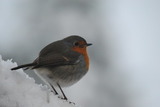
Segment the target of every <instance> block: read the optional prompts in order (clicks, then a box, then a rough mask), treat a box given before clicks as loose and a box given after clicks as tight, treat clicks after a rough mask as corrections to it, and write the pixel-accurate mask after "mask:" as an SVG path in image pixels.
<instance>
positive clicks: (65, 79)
mask: <svg viewBox="0 0 160 107" xmlns="http://www.w3.org/2000/svg"><path fill="white" fill-rule="evenodd" d="M82 68H83V67H77V66H75V65H66V66H59V67H54V68H49V69H48V68H38V69H36V70H35V73H36V74H37V75H38V76H39V77H40V78H41V79H42V80H43V81H44V82H49V83H50V84H52V85H54V86H57V83H58V84H60V86H61V87H67V86H71V85H73V84H74V83H76V82H78V81H79V80H80V79H81V78H82V77H83V76H84V75H85V74H86V72H87V69H82Z"/></svg>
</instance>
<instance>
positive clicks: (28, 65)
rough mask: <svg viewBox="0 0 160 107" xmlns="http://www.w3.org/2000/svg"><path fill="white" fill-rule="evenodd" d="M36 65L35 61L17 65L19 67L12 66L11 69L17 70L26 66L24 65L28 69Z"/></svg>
mask: <svg viewBox="0 0 160 107" xmlns="http://www.w3.org/2000/svg"><path fill="white" fill-rule="evenodd" d="M34 65H35V63H30V64H24V65H20V66H17V67H14V68H11V70H17V69H20V68H24V67H27V68H26V69H28V67H30V66H34Z"/></svg>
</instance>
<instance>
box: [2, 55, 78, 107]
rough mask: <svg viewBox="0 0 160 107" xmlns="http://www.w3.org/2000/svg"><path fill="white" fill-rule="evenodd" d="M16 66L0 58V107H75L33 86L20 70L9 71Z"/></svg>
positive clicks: (39, 87)
mask: <svg viewBox="0 0 160 107" xmlns="http://www.w3.org/2000/svg"><path fill="white" fill-rule="evenodd" d="M16 65H17V64H16V63H12V61H11V60H7V61H4V60H2V57H1V56H0V107H75V105H73V104H70V103H69V102H67V101H64V100H61V99H60V98H58V96H56V95H53V93H51V92H50V91H49V90H48V89H47V87H46V86H42V85H38V84H35V80H34V79H33V78H30V77H29V76H28V75H27V74H26V73H24V72H23V70H22V69H20V70H16V71H11V70H10V69H11V68H12V67H15V66H16Z"/></svg>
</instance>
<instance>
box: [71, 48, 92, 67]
mask: <svg viewBox="0 0 160 107" xmlns="http://www.w3.org/2000/svg"><path fill="white" fill-rule="evenodd" d="M73 50H74V51H76V52H78V53H80V54H82V55H83V56H84V60H85V62H86V67H87V69H89V57H88V54H87V49H86V47H84V48H79V47H73Z"/></svg>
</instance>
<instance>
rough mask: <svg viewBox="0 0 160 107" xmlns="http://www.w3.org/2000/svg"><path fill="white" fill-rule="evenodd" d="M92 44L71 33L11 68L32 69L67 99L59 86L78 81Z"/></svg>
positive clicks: (86, 63) (86, 65)
mask: <svg viewBox="0 0 160 107" xmlns="http://www.w3.org/2000/svg"><path fill="white" fill-rule="evenodd" d="M90 45H92V44H91V43H87V42H86V40H85V39H84V38H82V37H80V36H76V35H72V36H69V37H66V38H64V39H62V40H58V41H55V42H53V43H51V44H49V45H47V46H46V47H44V48H43V49H42V50H41V51H40V53H39V56H38V57H37V58H36V59H35V60H34V61H33V62H32V63H29V64H24V65H20V66H17V67H14V68H12V69H11V70H16V69H20V68H25V70H26V69H34V71H35V73H36V74H37V75H38V76H39V77H40V78H41V79H42V80H43V81H44V82H45V83H46V84H47V85H48V86H49V88H51V90H52V91H54V92H55V94H58V92H57V91H56V89H55V88H54V87H59V89H60V91H61V93H62V95H63V98H62V99H64V100H67V97H66V95H65V94H64V92H63V90H62V88H61V87H67V86H71V85H73V84H74V83H76V82H77V81H79V80H80V79H81V78H82V77H83V76H84V75H85V74H86V73H87V71H88V69H89V57H88V54H87V47H88V46H90Z"/></svg>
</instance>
